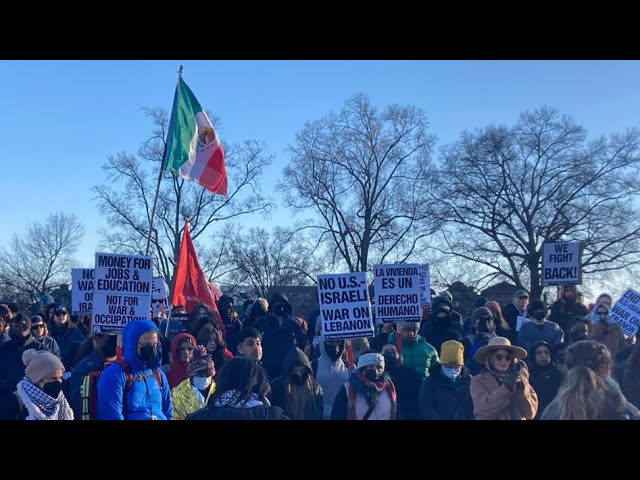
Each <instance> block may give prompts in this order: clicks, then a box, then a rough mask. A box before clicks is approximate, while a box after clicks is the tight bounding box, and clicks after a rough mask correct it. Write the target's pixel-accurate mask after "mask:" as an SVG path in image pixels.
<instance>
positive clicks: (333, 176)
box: [281, 94, 436, 271]
mask: <svg viewBox="0 0 640 480" xmlns="http://www.w3.org/2000/svg"><path fill="white" fill-rule="evenodd" d="M427 127H428V122H427V118H426V115H425V114H424V112H422V111H421V110H420V109H417V108H415V107H413V106H398V105H390V106H388V107H386V108H385V109H384V110H383V111H381V112H379V111H378V110H377V109H376V108H375V107H374V106H373V105H371V103H370V101H369V99H368V97H366V96H365V95H363V94H356V95H355V96H353V97H352V98H351V99H349V100H348V101H347V102H346V103H345V105H344V107H343V109H342V111H341V112H340V113H339V114H335V113H331V114H329V115H327V116H326V117H324V118H322V119H320V120H317V121H313V122H309V123H307V124H306V125H305V126H304V128H303V129H302V130H301V131H299V132H298V133H297V135H296V141H295V144H294V146H293V147H291V148H290V151H291V153H292V159H291V162H290V164H289V166H288V167H287V168H286V169H285V170H284V180H283V182H282V183H281V188H282V189H283V190H284V192H285V194H286V202H287V205H288V206H289V207H291V208H292V209H293V210H294V211H300V212H307V211H311V212H313V213H314V214H315V221H314V220H309V221H307V222H306V223H305V224H304V228H311V229H313V230H314V234H315V235H316V237H317V238H318V240H319V241H320V242H322V243H325V242H326V243H329V244H330V245H331V247H330V251H331V252H332V256H333V258H332V260H333V262H334V264H335V263H343V264H344V265H346V267H347V268H348V269H349V271H367V270H368V269H369V268H370V267H371V264H372V263H374V262H377V263H384V262H403V261H406V260H407V259H409V258H410V257H411V256H412V255H416V254H418V253H420V251H421V249H422V248H423V240H424V238H425V237H426V236H427V235H429V234H431V233H432V232H433V231H434V230H435V229H436V228H435V227H436V226H435V225H434V224H433V223H432V222H431V218H432V217H431V216H430V215H429V208H428V207H429V204H428V202H425V197H426V188H427V185H428V183H429V180H428V179H429V173H430V166H429V156H430V152H431V149H432V145H433V143H434V137H433V136H431V135H428V134H427V132H426V130H427Z"/></svg>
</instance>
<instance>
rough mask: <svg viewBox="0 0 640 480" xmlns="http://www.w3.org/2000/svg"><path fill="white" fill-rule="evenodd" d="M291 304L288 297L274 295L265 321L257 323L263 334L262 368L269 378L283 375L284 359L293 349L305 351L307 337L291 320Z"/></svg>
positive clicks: (298, 325)
mask: <svg viewBox="0 0 640 480" xmlns="http://www.w3.org/2000/svg"><path fill="white" fill-rule="evenodd" d="M292 310H293V309H292V308H291V303H289V299H288V298H287V296H286V295H284V294H282V293H274V294H273V296H272V297H271V298H270V299H269V313H268V317H266V318H265V321H260V322H258V323H257V328H258V329H259V330H260V331H261V332H262V350H263V354H262V366H263V367H264V368H265V370H266V371H267V375H268V376H269V378H273V379H276V378H278V377H279V376H281V375H282V368H283V365H284V358H285V356H286V355H287V353H288V352H289V350H291V349H292V348H293V347H298V348H299V349H300V350H302V351H304V347H305V346H306V345H307V335H306V334H305V333H304V330H303V329H302V327H301V326H300V324H299V323H298V322H296V321H295V320H293V319H292V318H291V313H292Z"/></svg>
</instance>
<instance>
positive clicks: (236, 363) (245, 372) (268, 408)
mask: <svg viewBox="0 0 640 480" xmlns="http://www.w3.org/2000/svg"><path fill="white" fill-rule="evenodd" d="M270 393H271V387H270V386H269V382H268V381H267V376H266V374H265V373H264V370H263V369H262V367H261V366H260V365H258V363H257V362H255V361H253V360H251V359H249V358H245V357H234V358H232V359H231V360H229V361H228V362H227V363H226V364H225V365H224V367H222V372H221V373H220V379H219V381H218V382H217V385H216V391H215V392H214V393H213V395H212V396H211V397H210V398H209V402H208V403H207V406H206V407H204V408H202V409H200V410H198V411H197V412H194V413H192V414H191V415H188V416H187V418H186V420H289V417H287V416H286V415H284V413H283V411H282V409H281V408H280V407H276V406H272V405H271V403H270V402H269V400H268V398H267V397H268V396H269V394H270Z"/></svg>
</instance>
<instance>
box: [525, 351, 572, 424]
mask: <svg viewBox="0 0 640 480" xmlns="http://www.w3.org/2000/svg"><path fill="white" fill-rule="evenodd" d="M529 358H530V362H531V363H530V364H529V383H530V384H531V386H532V387H533V390H534V391H535V392H536V393H537V394H538V412H537V413H536V416H535V417H534V418H533V419H534V420H538V419H540V416H541V415H542V412H544V409H545V408H547V405H549V404H550V403H551V402H552V401H553V399H554V398H556V395H557V394H558V389H559V388H560V385H561V384H562V380H564V376H563V375H562V373H561V372H560V370H558V368H557V367H556V364H555V362H554V361H553V360H552V359H551V346H550V345H549V344H548V343H547V342H545V341H544V340H540V341H538V342H535V343H534V344H533V346H532V347H531V351H530V352H529Z"/></svg>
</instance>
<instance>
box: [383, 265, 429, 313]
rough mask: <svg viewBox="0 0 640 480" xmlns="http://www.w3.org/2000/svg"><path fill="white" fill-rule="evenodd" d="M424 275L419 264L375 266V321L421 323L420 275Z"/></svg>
mask: <svg viewBox="0 0 640 480" xmlns="http://www.w3.org/2000/svg"><path fill="white" fill-rule="evenodd" d="M423 271H424V270H423V267H422V265H418V264H398V265H374V267H373V273H374V291H375V299H376V320H377V321H382V322H384V323H390V322H419V321H420V314H421V312H422V306H423V298H424V294H423V292H422V290H421V284H420V273H421V272H423ZM424 284H425V283H424V282H423V285H424Z"/></svg>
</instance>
